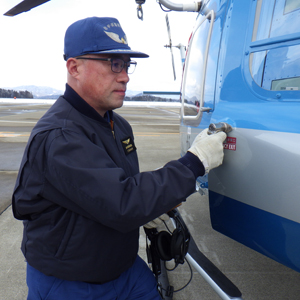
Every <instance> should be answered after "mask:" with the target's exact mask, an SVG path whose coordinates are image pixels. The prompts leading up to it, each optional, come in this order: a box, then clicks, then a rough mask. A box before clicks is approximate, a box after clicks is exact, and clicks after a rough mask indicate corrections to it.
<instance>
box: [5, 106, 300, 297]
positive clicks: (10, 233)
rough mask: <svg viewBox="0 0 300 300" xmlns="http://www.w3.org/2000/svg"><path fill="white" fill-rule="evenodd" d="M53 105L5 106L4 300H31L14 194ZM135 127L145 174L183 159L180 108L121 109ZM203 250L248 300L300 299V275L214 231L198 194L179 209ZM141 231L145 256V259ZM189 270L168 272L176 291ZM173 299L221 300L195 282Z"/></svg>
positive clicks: (202, 282)
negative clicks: (34, 133) (29, 148)
mask: <svg viewBox="0 0 300 300" xmlns="http://www.w3.org/2000/svg"><path fill="white" fill-rule="evenodd" d="M48 108H49V105H48V104H40V105H38V104H35V105H27V104H6V103H2V104H1V105H0V213H1V215H0V232H1V239H0V269H1V273H0V291H1V293H0V300H23V299H26V295H27V286H26V271H25V268H26V263H25V261H24V257H23V255H22V253H21V251H20V244H21V239H22V223H21V222H20V221H18V220H15V219H14V218H13V215H12V209H11V194H12V191H13V187H14V184H15V180H16V176H17V172H18V168H19V165H20V161H21V158H22V154H23V151H24V148H25V146H26V142H27V139H28V137H29V134H30V131H31V129H32V127H33V126H34V124H35V123H36V121H37V120H38V119H39V118H40V117H41V116H42V115H43V113H44V112H45V111H46V110H47V109H48ZM117 112H118V113H120V114H121V115H122V116H124V117H125V118H126V119H127V120H128V121H129V122H130V123H131V125H132V127H133V131H134V134H135V143H136V146H137V151H138V155H139V160H140V168H141V171H149V170H154V169H156V168H158V167H160V166H162V165H164V164H165V163H167V162H168V161H169V160H172V159H178V158H179V156H180V134H179V109H178V108H176V107H173V108H170V107H161V106H160V107H153V106H144V107H133V106H130V107H128V106H125V107H123V108H121V109H118V110H117ZM179 210H180V213H181V215H182V217H183V219H184V220H185V223H186V224H187V225H188V227H189V230H190V232H191V234H192V236H193V238H194V240H195V241H196V244H197V246H198V248H199V249H200V250H201V251H202V252H203V253H204V254H205V255H206V256H207V257H208V258H209V259H210V260H211V261H212V262H213V263H214V264H215V265H216V266H217V267H218V268H219V269H220V270H221V271H222V272H223V273H224V274H225V275H226V276H227V277H228V278H229V279H230V280H231V281H232V282H233V283H234V284H235V285H236V286H237V287H238V288H239V289H240V291H241V292H242V294H243V299H245V300H298V299H300V274H299V273H297V272H295V271H293V270H291V269H289V268H287V267H285V266H283V265H280V264H278V263H277V262H275V261H273V260H271V259H269V258H267V257H265V256H263V255H261V254H259V253H257V252H255V251H252V250H251V249H248V248H246V247H244V246H243V245H241V244H239V243H236V242H235V241H233V240H231V239H229V238H227V237H226V236H223V235H221V234H219V233H217V232H215V231H214V230H213V229H212V228H211V226H210V218H209V207H208V201H207V195H206V194H205V195H203V196H200V194H198V193H197V194H193V195H192V196H190V197H189V198H188V199H187V202H186V203H184V204H183V205H182V206H181V207H180V208H179ZM145 247H146V240H145V236H144V234H143V231H142V230H141V238H140V251H139V254H140V256H141V257H142V258H143V259H145V260H146V253H145ZM190 276H191V272H190V270H189V268H188V266H187V264H184V265H183V266H180V267H178V268H177V269H176V270H175V271H173V272H169V280H170V283H171V284H172V285H173V286H174V288H175V290H176V289H179V288H181V287H182V286H183V285H185V283H187V282H188V280H189V278H190ZM173 299H174V300H196V299H203V300H204V299H205V300H217V299H220V298H219V296H218V295H217V294H216V293H215V292H214V291H213V290H212V288H211V287H210V286H209V284H208V283H207V282H206V281H205V280H204V279H203V278H202V277H201V276H200V275H199V274H198V273H197V272H195V271H194V272H193V280H192V282H191V284H189V285H188V286H187V287H186V288H185V289H184V290H183V291H181V292H178V293H175V294H174V298H173Z"/></svg>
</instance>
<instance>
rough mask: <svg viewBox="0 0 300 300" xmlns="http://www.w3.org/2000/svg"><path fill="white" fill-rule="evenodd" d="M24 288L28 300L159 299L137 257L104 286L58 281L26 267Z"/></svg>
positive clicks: (150, 278)
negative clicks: (118, 275) (26, 286)
mask: <svg viewBox="0 0 300 300" xmlns="http://www.w3.org/2000/svg"><path fill="white" fill-rule="evenodd" d="M27 285H28V298H27V300H41V299H43V300H81V299H82V300H83V299H84V300H100V299H101V300H102V299H103V300H125V299H126V300H136V299H141V300H161V297H160V296H159V293H158V291H157V282H156V280H155V277H154V275H153V273H152V272H151V270H150V269H149V268H148V266H147V264H146V263H145V262H144V261H143V260H142V259H141V258H140V257H139V256H138V257H137V259H136V261H135V263H134V264H133V266H132V267H131V268H130V269H128V270H127V271H126V272H124V273H122V274H121V276H120V277H119V278H118V279H116V280H113V281H110V282H108V283H105V284H90V283H85V282H81V281H68V280H61V279H58V278H56V277H53V276H46V275H44V274H43V273H41V272H40V271H38V270H36V269H34V268H33V267H31V266H30V265H29V264H27Z"/></svg>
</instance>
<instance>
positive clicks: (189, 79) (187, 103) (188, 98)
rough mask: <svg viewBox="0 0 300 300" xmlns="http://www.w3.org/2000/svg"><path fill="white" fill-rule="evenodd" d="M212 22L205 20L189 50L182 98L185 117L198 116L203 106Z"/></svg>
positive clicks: (195, 34)
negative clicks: (207, 53)
mask: <svg viewBox="0 0 300 300" xmlns="http://www.w3.org/2000/svg"><path fill="white" fill-rule="evenodd" d="M210 26H211V25H210V21H209V19H208V18H205V19H204V21H203V22H202V23H201V24H200V26H199V27H198V28H197V30H196V31H195V33H194V35H193V38H192V40H191V41H190V44H189V48H188V54H187V55H188V56H187V61H186V66H185V77H184V85H183V93H182V97H184V111H183V114H184V116H197V115H198V113H199V109H200V107H202V106H203V99H202V92H203V91H202V89H203V88H204V76H205V71H206V57H205V53H206V52H207V51H206V50H207V42H208V41H209V40H210V39H209V29H210Z"/></svg>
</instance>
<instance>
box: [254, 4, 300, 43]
mask: <svg viewBox="0 0 300 300" xmlns="http://www.w3.org/2000/svg"><path fill="white" fill-rule="evenodd" d="M299 18H300V1H299V0H258V1H257V5H256V15H255V22H254V30H253V36H252V41H259V40H263V39H269V38H275V37H279V36H282V35H287V34H293V33H296V32H299Z"/></svg>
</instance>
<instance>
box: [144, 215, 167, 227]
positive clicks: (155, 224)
mask: <svg viewBox="0 0 300 300" xmlns="http://www.w3.org/2000/svg"><path fill="white" fill-rule="evenodd" d="M169 219H170V217H169V216H168V215H167V214H163V215H161V216H160V217H158V218H156V219H154V220H152V221H150V222H149V223H147V224H145V225H144V227H145V228H147V229H152V228H156V227H158V226H159V225H161V224H162V223H163V221H168V220H169Z"/></svg>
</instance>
